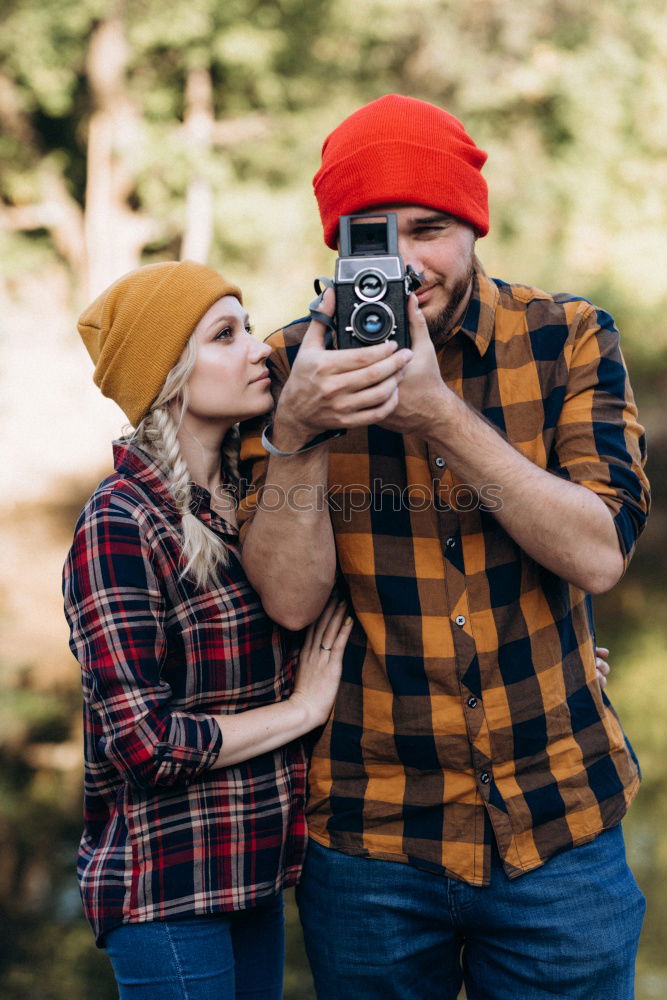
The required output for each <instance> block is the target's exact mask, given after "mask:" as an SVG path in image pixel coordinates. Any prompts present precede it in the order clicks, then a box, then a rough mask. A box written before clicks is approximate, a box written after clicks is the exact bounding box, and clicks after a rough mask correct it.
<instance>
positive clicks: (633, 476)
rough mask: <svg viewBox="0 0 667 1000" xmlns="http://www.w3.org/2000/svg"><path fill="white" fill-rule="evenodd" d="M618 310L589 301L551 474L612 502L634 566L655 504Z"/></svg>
mask: <svg viewBox="0 0 667 1000" xmlns="http://www.w3.org/2000/svg"><path fill="white" fill-rule="evenodd" d="M619 340H620V338H619V334H618V330H617V329H616V327H615V325H614V322H613V320H612V318H611V316H609V315H608V313H605V312H603V311H602V310H598V309H595V308H594V307H593V306H590V305H588V304H587V305H586V308H585V311H584V312H583V315H582V316H581V318H580V320H579V322H578V324H577V326H576V329H575V332H574V336H573V338H572V341H571V343H570V344H569V345H568V346H567V348H566V356H567V359H568V364H569V375H568V380H567V386H566V390H565V395H564V399H563V406H562V410H561V413H560V417H559V420H558V424H557V427H556V433H555V441H554V448H553V450H552V455H551V461H550V468H551V471H552V472H555V473H556V474H557V475H560V476H563V477H565V478H567V479H569V480H571V481H572V482H575V483H578V484H579V485H581V486H585V487H587V489H590V490H592V491H593V492H594V493H596V494H597V495H598V496H599V497H600V498H601V500H603V501H604V503H605V504H606V506H607V507H608V509H609V511H610V513H611V515H612V517H613V519H614V525H615V527H616V532H617V535H618V540H619V546H620V549H621V552H622V554H623V560H624V564H625V566H626V567H627V565H628V563H629V561H630V559H631V557H632V553H633V551H634V547H635V544H636V542H637V539H638V538H639V535H640V534H641V532H642V530H643V528H644V525H645V524H646V519H647V517H648V512H649V508H650V488H649V483H648V479H647V478H646V475H645V473H644V466H645V463H646V437H645V434H644V428H643V427H642V425H641V424H640V423H639V420H638V418H637V407H636V405H635V400H634V395H633V392H632V388H631V386H630V382H629V379H628V373H627V368H626V365H625V361H624V359H623V354H622V352H621V347H620V342H619Z"/></svg>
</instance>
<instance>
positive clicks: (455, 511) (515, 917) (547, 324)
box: [242, 96, 649, 1000]
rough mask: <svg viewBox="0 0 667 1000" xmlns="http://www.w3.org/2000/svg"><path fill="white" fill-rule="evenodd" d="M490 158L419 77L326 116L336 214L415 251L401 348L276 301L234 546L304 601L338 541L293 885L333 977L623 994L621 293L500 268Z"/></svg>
mask: <svg viewBox="0 0 667 1000" xmlns="http://www.w3.org/2000/svg"><path fill="white" fill-rule="evenodd" d="M485 159H486V155H485V154H484V153H483V152H482V151H481V150H480V149H478V148H477V146H476V145H475V144H474V142H473V141H472V139H470V137H469V136H468V135H467V134H466V132H465V131H464V129H463V126H462V125H461V124H460V123H459V122H458V121H457V120H456V119H455V118H453V117H452V116H450V115H448V114H446V113H445V112H444V111H441V110H440V109H438V108H436V107H434V106H432V105H429V104H425V103H424V102H421V101H416V100H412V99H410V98H405V97H397V96H389V97H385V98H382V99H381V100H379V101H375V102H373V103H372V104H370V105H368V106H366V107H365V108H362V109H360V110H359V111H357V112H356V113H355V114H353V115H351V116H350V117H349V118H348V119H346V120H345V121H344V122H343V123H342V124H341V125H340V126H339V127H338V128H337V129H336V130H334V132H333V133H332V134H331V135H330V136H329V138H328V139H327V140H326V142H325V143H324V147H323V152H322V166H321V168H320V170H319V171H318V173H317V175H316V177H315V181H314V184H315V194H316V197H317V200H318V204H319V208H320V214H321V216H322V222H323V226H324V234H325V240H326V242H327V243H328V245H329V246H331V247H335V245H336V238H337V225H338V218H339V216H341V215H344V214H351V213H355V212H366V211H368V210H371V209H377V210H378V211H389V210H390V211H393V212H395V213H396V215H397V219H398V231H399V250H400V253H401V255H402V257H403V260H404V263H405V264H406V265H408V264H410V265H412V267H413V268H414V269H415V270H416V271H418V272H421V273H423V275H424V283H423V285H422V288H421V289H420V291H419V293H418V296H417V297H416V299H415V298H414V297H413V298H412V299H411V301H410V303H409V314H410V324H411V336H412V346H411V350H409V351H408V350H395V345H392V344H391V343H390V342H388V343H384V344H381V345H375V346H371V347H364V348H362V349H357V350H348V351H340V352H336V351H326V350H325V349H324V326H323V325H322V324H319V323H312V324H311V325H310V327H309V328H308V329H307V328H306V327H307V324H306V323H305V322H298V323H296V324H292V325H291V326H288V327H286V328H285V329H284V330H282V331H280V332H279V333H277V334H274V335H272V337H271V338H269V342H270V343H271V344H272V346H273V347H274V354H273V356H272V358H271V359H270V361H269V364H270V366H271V372H272V376H273V378H274V381H275V385H276V397H277V398H278V399H279V402H278V405H277V409H276V412H275V417H274V422H273V426H272V427H271V428H269V430H268V434H267V437H265V439H264V440H265V442H266V444H267V447H268V449H269V450H270V451H271V452H272V455H271V457H270V458H269V460H268V463H267V456H266V450H265V448H264V447H262V445H261V443H260V436H259V435H260V431H261V428H259V427H254V428H252V427H250V428H247V429H246V433H245V435H244V443H243V452H242V457H244V458H245V459H246V460H248V461H249V462H251V463H252V466H251V467H252V476H253V481H254V482H255V483H257V484H258V485H259V486H261V487H262V488H263V493H261V494H259V493H257V492H254V493H252V494H251V495H250V496H249V497H248V499H247V500H246V501H245V502H244V504H243V505H242V507H243V509H242V517H244V518H245V519H246V522H247V523H246V524H245V526H244V542H243V546H244V547H243V558H244V563H245V567H246V571H247V573H248V576H249V578H250V579H251V581H252V582H253V584H254V586H255V587H256V588H257V589H258V591H259V593H260V595H261V597H262V600H263V602H264V605H265V607H266V609H267V611H268V612H269V614H271V615H272V616H273V617H274V618H276V619H277V620H278V621H280V622H281V623H282V624H284V625H286V626H287V627H288V628H291V629H299V628H301V627H303V626H304V625H305V624H307V623H308V622H309V621H311V620H312V618H314V617H315V615H316V614H317V613H318V611H319V610H320V608H321V607H322V605H323V603H324V602H325V600H326V598H327V596H328V594H329V591H330V589H331V587H332V585H333V583H334V578H335V574H336V567H337V566H338V572H339V580H340V581H341V583H342V584H343V585H345V586H346V587H347V589H348V591H349V600H350V602H351V605H352V607H353V610H354V613H355V617H356V619H357V622H358V626H357V627H356V629H355V632H354V633H353V635H352V639H351V641H350V644H349V646H348V649H347V651H346V658H345V664H344V668H343V680H342V683H341V687H340V691H339V695H338V698H337V701H336V704H335V707H334V710H333V713H332V715H331V717H330V719H329V721H328V723H327V725H326V726H325V727H324V729H323V730H322V731H321V732H320V733H319V734H318V737H317V739H316V741H315V744H314V747H313V752H312V761H311V766H310V774H309V802H308V822H309V831H310V838H311V839H310V845H309V850H308V855H307V859H306V865H305V869H304V874H303V879H302V884H301V887H300V890H299V896H298V899H299V906H300V912H301V919H302V922H303V927H304V934H305V941H306V947H307V951H308V955H309V959H310V961H311V965H312V968H313V974H314V978H315V985H316V989H317V994H318V997H319V998H320V1000H329V998H336V1000H340V998H348V997H349V998H354V1000H371V998H373V1000H375V998H383V1000H388V998H396V1000H399V998H400V1000H412V998H414V1000H431V998H433V1000H435V998H436V997H437V998H447V1000H449V998H452V1000H454V998H455V997H456V996H457V994H458V991H459V989H460V986H461V981H462V979H464V980H465V985H466V989H467V995H468V998H469V1000H481V998H484V1000H489V998H491V1000H495V998H509V997H512V998H520V1000H533V998H535V1000H537V998H544V997H553V996H559V997H567V998H569V1000H574V998H579V997H582V998H583V997H591V996H595V997H600V998H604V1000H628V998H630V997H632V995H633V985H632V983H633V968H634V958H635V954H636V947H637V940H638V936H639V930H640V926H641V921H642V916H643V910H644V901H643V897H642V896H641V893H640V892H639V890H638V888H637V886H636V883H635V882H634V879H633V877H632V875H631V873H630V871H629V869H628V867H627V864H626V862H625V856H624V848H623V840H622V835H621V831H620V826H619V824H620V820H621V819H622V817H623V815H624V814H625V811H626V809H627V807H628V805H629V803H630V801H631V799H632V798H633V796H634V794H635V792H636V790H637V787H638V783H639V774H638V768H637V764H636V760H635V758H634V755H633V753H632V750H631V749H630V747H629V745H628V743H627V742H626V740H625V737H624V734H623V732H622V730H621V727H620V724H619V722H618V720H617V717H616V715H615V713H614V711H613V709H612V708H611V706H610V705H609V703H608V701H607V700H606V698H604V696H603V695H602V692H601V690H600V686H599V683H598V681H597V679H596V674H595V654H594V635H593V623H592V615H591V606H590V599H589V597H588V595H589V594H596V593H602V592H604V591H606V590H608V589H609V588H611V587H613V586H614V584H615V583H616V582H617V581H618V580H619V579H620V577H621V575H622V573H623V571H624V569H625V567H626V566H627V564H628V561H629V559H630V557H631V554H632V551H633V548H634V545H635V542H636V539H637V537H638V535H639V533H640V531H641V529H642V527H643V525H644V522H645V519H646V516H647V513H648V505H649V494H648V483H647V481H646V478H645V476H644V472H643V464H644V460H645V449H644V438H643V430H642V428H641V426H640V425H639V423H638V422H637V412H636V408H635V405H634V401H633V396H632V391H631V388H630V385H629V383H628V380H627V376H626V372H625V367H624V363H623V359H622V355H621V353H620V348H619V343H618V333H617V331H616V329H615V328H614V325H613V322H612V320H611V318H610V317H609V316H608V315H607V314H605V313H603V312H602V311H600V310H598V309H596V308H595V307H594V306H592V305H591V304H590V303H588V302H586V301H585V300H583V299H580V298H576V297H572V296H568V295H548V294H546V293H544V292H541V291H539V290H536V289H532V288H528V287H525V286H517V285H508V284H505V283H504V282H501V281H496V280H491V279H490V278H488V277H487V276H486V274H485V273H484V271H483V269H482V267H481V265H480V263H479V261H478V260H477V258H476V256H475V243H476V240H477V238H478V237H480V236H484V235H485V234H486V232H487V231H488V209H487V192H486V184H485V182H484V180H483V178H482V175H481V173H480V170H481V167H482V165H483V163H484V161H485ZM332 297H333V296H332V293H331V292H328V293H327V295H326V296H325V299H324V304H323V307H322V308H323V309H325V310H326V311H327V312H329V313H331V312H332V311H333V301H332ZM331 429H333V430H339V429H345V430H346V432H347V433H346V434H345V435H344V436H340V437H336V438H328V439H327V440H324V441H323V440H322V438H321V437H319V435H321V434H322V432H324V431H325V430H331ZM313 439H315V440H314V441H313ZM326 491H329V492H328V493H326ZM325 494H326V495H328V496H329V498H330V504H329V506H327V504H326V503H323V502H321V501H322V498H323V497H324V496H325ZM260 496H261V499H262V502H260V503H258V499H259V497H260ZM424 501H426V502H424Z"/></svg>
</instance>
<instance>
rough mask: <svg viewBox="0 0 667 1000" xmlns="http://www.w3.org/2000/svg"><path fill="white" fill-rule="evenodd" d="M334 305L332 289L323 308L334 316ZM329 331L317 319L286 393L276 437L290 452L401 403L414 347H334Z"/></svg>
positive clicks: (379, 418)
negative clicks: (329, 344)
mask: <svg viewBox="0 0 667 1000" xmlns="http://www.w3.org/2000/svg"><path fill="white" fill-rule="evenodd" d="M334 306H335V296H334V292H333V290H332V289H327V291H326V293H325V295H324V298H323V300H322V304H321V306H320V309H321V311H322V312H324V313H326V314H327V315H328V316H331V315H333V311H334ZM325 332H326V330H325V326H324V324H323V323H318V322H317V321H315V320H313V321H312V322H311V324H310V326H309V327H308V330H307V331H306V335H305V336H304V338H303V341H302V342H301V346H300V348H299V352H298V354H297V356H296V359H295V361H294V365H293V367H292V370H291V372H290V376H289V378H288V379H287V382H286V383H285V385H284V388H283V391H282V393H281V396H280V400H279V403H278V407H277V410H276V414H275V418H274V421H273V435H272V437H273V441H274V443H275V444H276V446H277V447H278V448H282V449H284V450H286V451H287V450H293V449H295V448H300V447H302V446H303V445H304V444H306V442H307V441H309V440H310V439H311V438H313V437H315V435H317V434H319V433H320V432H321V431H324V430H338V429H341V428H350V427H362V426H366V425H368V424H380V423H383V422H384V421H385V420H386V419H387V418H388V417H389V415H390V414H392V413H393V412H394V410H395V409H396V407H397V405H398V402H399V398H398V386H399V384H400V383H401V381H402V380H403V378H404V377H405V374H406V372H407V371H408V370H409V367H410V363H411V358H412V354H413V352H412V351H410V350H407V349H403V350H400V351H397V350H396V344H395V342H393V341H391V340H388V341H385V342H384V343H382V344H374V345H373V346H372V347H359V348H350V349H348V350H342V351H328V350H326V348H325V346H324V337H325ZM427 337H428V333H427ZM436 371H437V365H436Z"/></svg>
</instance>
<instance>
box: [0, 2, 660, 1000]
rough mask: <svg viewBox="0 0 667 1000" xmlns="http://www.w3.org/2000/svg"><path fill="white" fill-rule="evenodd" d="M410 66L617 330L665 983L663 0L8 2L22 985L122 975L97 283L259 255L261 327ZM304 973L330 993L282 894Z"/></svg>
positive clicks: (530, 232) (4, 642) (621, 619)
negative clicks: (113, 920) (102, 577)
mask: <svg viewBox="0 0 667 1000" xmlns="http://www.w3.org/2000/svg"><path fill="white" fill-rule="evenodd" d="M389 92H398V93H404V94H409V95H412V96H415V97H420V98H423V99H425V100H429V101H433V102H434V103H437V104H440V105H441V106H443V107H445V108H447V109H448V110H449V111H451V112H453V113H454V114H456V115H458V116H459V117H461V118H462V119H463V121H464V122H465V124H466V126H467V127H468V129H469V131H470V132H471V133H472V135H473V136H474V137H475V139H476V140H477V142H478V143H479V144H480V145H481V146H483V147H484V148H486V149H487V150H488V151H489V154H490V155H489V161H488V164H487V166H486V168H485V175H486V177H487V180H488V182H489V186H490V190H491V206H492V229H491V234H490V235H489V236H488V237H487V238H486V239H485V240H484V241H483V242H482V243H481V244H480V247H479V252H480V256H481V258H482V260H483V262H484V264H485V266H486V268H487V271H488V272H489V273H491V274H494V275H498V276H499V277H502V278H503V279H505V280H509V281H521V282H524V283H531V284H537V285H540V286H542V287H546V288H548V289H550V290H567V291H573V292H576V293H580V294H584V295H586V296H587V297H589V298H591V299H593V300H594V301H596V302H597V303H598V304H599V305H602V306H604V307H605V308H607V309H609V310H610V311H612V312H613V313H614V315H615V317H616V319H617V322H618V324H619V326H620V328H621V330H622V336H623V344H624V350H625V353H626V357H627V360H628V364H629V367H630V371H631V376H632V380H633V384H634V387H635V392H636V395H637V397H638V401H639V405H640V414H641V416H642V418H643V422H644V423H645V424H646V426H647V430H648V434H649V445H650V464H649V474H650V477H651V480H652V483H653V487H654V511H653V514H652V518H651V521H650V524H649V527H648V529H647V531H646V534H645V536H644V538H643V540H642V542H641V543H640V546H639V550H638V553H637V556H636V557H635V560H634V562H633V564H632V566H631V568H630V570H629V572H628V574H627V576H626V578H625V579H624V580H623V581H622V582H621V583H620V584H619V585H618V586H617V587H616V588H615V590H614V591H613V592H612V593H611V594H608V595H606V596H605V597H604V598H600V599H597V600H596V608H597V621H598V640H599V641H600V642H601V643H603V644H604V645H609V646H611V648H612V663H613V670H612V679H611V683H610V687H609V689H608V690H609V692H610V695H611V697H612V699H613V700H614V702H615V704H616V707H617V709H618V710H619V712H620V714H621V717H622V720H623V722H624V724H625V727H626V730H627V732H628V733H629V735H630V738H631V739H632V741H633V743H634V745H635V747H636V749H637V751H638V753H639V756H640V760H641V762H642V765H643V771H644V783H643V787H642V790H641V792H640V795H639V799H638V801H637V803H636V804H635V805H634V807H633V809H632V810H631V813H630V815H629V817H628V820H627V822H626V836H627V841H628V851H629V855H630V859H631V862H632V864H633V866H634V869H635V871H636V873H637V877H638V880H639V881H640V884H641V885H642V888H643V889H644V891H645V893H646V894H647V896H648V899H649V910H648V916H647V922H646V926H645V930H644V934H643V939H642V945H641V951H640V958H639V965H638V990H637V995H638V997H639V1000H650V998H663V997H664V996H665V995H667V958H666V957H665V956H666V955H667V947H666V943H667V942H666V941H665V928H666V927H667V893H666V892H665V888H666V882H667V878H666V873H667V833H666V832H665V831H666V830H667V794H666V789H667V783H666V782H665V777H664V773H663V767H664V761H665V759H666V755H667V726H666V725H665V719H666V717H667V716H666V709H667V691H666V688H665V684H664V677H665V673H666V668H667V652H666V648H667V616H666V615H665V610H664V609H665V600H666V597H667V585H666V580H665V570H664V562H665V542H666V536H667V521H666V518H667V497H666V495H665V492H666V488H667V486H666V471H667V442H666V437H667V434H666V431H665V420H664V417H663V408H664V400H665V398H666V396H667V318H666V309H665V307H666V306H667V288H666V286H665V260H666V257H667V254H666V251H667V15H666V13H665V8H664V2H663V0H641V2H639V0H598V2H597V3H596V4H587V5H584V4H581V3H579V2H575V0H531V3H529V4H523V5H521V6H520V7H517V5H516V3H515V2H510V0H450V2H448V0H225V2H224V3H221V2H220V0H189V2H188V3H187V4H186V3H183V2H182V0H125V2H122V0H119V2H117V3H113V2H112V0H57V2H56V0H2V2H1V3H0V250H1V255H2V263H3V277H2V282H1V283H0V360H1V373H0V379H1V382H0V387H1V388H0V410H1V412H2V420H1V421H0V441H1V443H2V449H3V450H2V454H3V456H4V461H3V466H2V471H1V473H0V475H2V477H3V478H2V491H1V492H0V523H1V525H2V530H3V545H2V548H1V550H0V552H1V560H2V566H1V575H0V599H1V600H2V610H1V611H0V763H1V766H0V994H1V995H2V996H3V997H5V998H7V1000H65V998H67V1000H88V998H94V1000H98V998H99V1000H106V998H107V997H109V998H110V997H113V996H115V990H114V987H113V984H112V979H111V976H110V974H109V972H108V969H107V966H106V960H105V958H104V956H103V954H101V953H99V952H97V951H96V950H95V949H94V947H93V943H92V936H91V935H90V932H89V930H88V928H87V926H86V925H85V923H84V922H83V920H82V917H81V912H80V906H79V901H78V891H77V886H76V882H75V879H74V876H73V864H74V856H75V852H76V845H77V842H78V837H79V832H80V825H81V822H80V795H81V763H80V753H81V752H80V740H81V736H80V721H79V717H80V707H79V706H80V694H79V680H78V668H77V666H76V664H75V662H74V661H73V660H72V658H71V657H70V655H69V652H68V649H67V632H66V628H65V624H64V620H63V618H62V612H61V598H60V569H61V565H62V561H63V559H64V556H65V552H66V550H67V548H68V545H69V542H70V538H71V531H72V527H73V523H74V520H75V517H76V514H77V513H78V511H79V509H80V507H81V506H82V504H83V502H84V501H85V499H86V498H87V496H88V494H89V493H90V492H91V490H92V489H93V487H94V486H95V485H96V483H97V482H98V481H99V479H100V478H102V476H104V475H105V474H106V472H107V470H108V468H109V467H110V448H109V441H110V439H111V438H112V437H114V436H117V434H118V432H119V430H120V428H121V426H122V415H121V414H120V411H118V410H116V409H115V407H114V406H113V404H111V403H109V402H108V401H106V400H103V399H102V398H101V397H100V396H99V394H98V393H97V390H95V389H94V387H92V383H91V380H90V364H89V360H88V358H87V355H86V354H85V351H84V350H83V348H82V347H81V345H80V343H79V342H78V338H77V336H76V332H75V325H74V321H75V317H76V315H77V314H78V311H79V310H80V308H81V307H82V306H83V305H85V304H86V302H87V301H88V300H89V299H90V298H91V297H92V296H93V295H94V294H96V293H97V292H99V291H100V290H101V289H102V288H103V287H105V286H106V284H108V283H109V282H110V281H112V280H114V279H115V278H116V277H118V276H119V275H120V274H122V273H124V272H125V271H127V270H129V269H130V268H132V267H134V266H136V265H137V264H138V263H140V262H149V261H152V260H162V259H173V258H177V257H183V256H187V257H191V258H194V259H198V260H202V261H206V262H208V263H210V264H211V265H212V266H214V267H218V268H220V269H221V270H222V271H223V272H224V273H225V274H226V275H228V276H230V277H232V278H233V279H234V280H236V281H238V282H239V283H240V284H241V285H242V287H243V289H244V292H245V296H246V302H247V304H248V305H249V307H250V311H251V314H252V316H253V318H254V320H255V325H256V328H257V332H258V334H259V335H262V336H264V335H266V334H267V333H269V332H270V330H271V329H273V328H275V327H276V326H278V325H280V324H281V323H282V322H285V321H287V320H288V319H290V318H292V317H294V316H295V315H302V314H303V312H304V308H305V305H306V303H307V302H308V301H309V299H310V298H311V281H312V278H313V276H315V275H316V274H320V273H325V274H327V273H331V272H332V268H333V260H332V255H331V254H330V252H329V251H327V250H326V248H325V247H324V246H323V243H322V239H321V232H320V229H319V221H318V217H317V211H316V206H315V202H314V199H313V197H312V193H311V188H310V180H311V177H312V174H313V173H314V171H315V169H316V168H317V165H318V156H319V149H320V145H321V142H322V139H323V138H324V136H325V135H326V134H327V133H328V132H329V131H330V129H331V128H333V127H334V126H335V125H336V124H337V122H338V121H340V120H341V119H342V118H343V117H344V116H345V115H347V114H349V113H350V112H351V111H352V110H354V109H355V108H356V107H358V106H360V105H361V104H363V103H365V102H367V101H369V100H372V99H374V98H376V97H379V96H381V95H382V94H385V93H389ZM289 912H290V945H289V967H288V971H287V977H286V997H287V998H288V1000H308V998H311V997H312V995H313V994H312V986H311V982H310V977H309V974H308V971H307V967H306V965H305V961H304V958H303V952H302V945H301V941H300V935H299V930H298V922H297V920H296V915H295V912H294V908H293V905H291V906H290V911H289Z"/></svg>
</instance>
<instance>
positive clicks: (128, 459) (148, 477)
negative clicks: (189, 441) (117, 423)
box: [112, 438, 235, 533]
mask: <svg viewBox="0 0 667 1000" xmlns="http://www.w3.org/2000/svg"><path fill="white" fill-rule="evenodd" d="M112 447H113V464H114V469H115V470H116V471H117V472H119V473H121V475H124V476H128V477H129V478H131V479H134V480H136V481H138V482H140V483H141V484H142V486H143V487H144V489H146V490H148V491H149V492H150V493H152V494H153V495H155V496H157V497H159V499H160V500H161V501H162V503H163V504H166V505H167V506H168V507H169V508H170V509H171V511H173V513H174V514H176V515H178V510H177V508H176V506H175V504H174V500H173V498H172V496H171V493H170V492H169V487H168V483H169V473H168V470H167V467H166V465H164V464H163V463H162V462H160V461H159V460H158V459H156V458H153V457H152V456H151V455H149V454H148V453H147V452H145V451H144V450H143V449H142V448H140V447H139V446H138V445H137V444H135V443H134V441H132V440H131V439H130V438H120V439H119V440H117V441H114V442H113V443H112ZM190 510H191V511H192V513H193V514H194V515H195V516H196V517H198V518H199V519H200V520H201V521H203V522H204V524H206V525H208V526H209V527H211V526H214V527H215V528H216V530H218V531H219V530H220V529H222V530H223V531H226V532H230V533H235V529H234V528H233V527H232V526H231V525H229V523H228V522H227V521H226V520H225V519H224V518H223V517H220V515H219V514H217V513H216V512H215V511H213V510H212V508H211V494H210V493H209V491H208V490H207V489H205V488H204V487H203V486H199V485H198V484H197V483H193V482H192V481H191V482H190Z"/></svg>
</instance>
